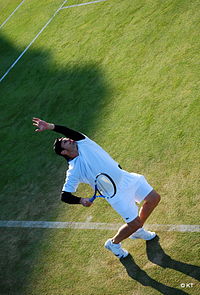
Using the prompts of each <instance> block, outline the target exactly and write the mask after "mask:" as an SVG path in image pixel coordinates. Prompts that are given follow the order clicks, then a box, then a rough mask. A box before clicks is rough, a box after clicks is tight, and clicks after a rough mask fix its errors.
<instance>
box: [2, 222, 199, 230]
mask: <svg viewBox="0 0 200 295" xmlns="http://www.w3.org/2000/svg"><path fill="white" fill-rule="evenodd" d="M121 225H122V224H121V223H104V222H70V221H69V222H52V221H13V220H10V221H6V220H2V221H0V227H28V228H73V229H99V230H117V229H118V228H119V227H120V226H121ZM145 228H146V229H148V230H154V231H155V230H157V231H176V232H200V225H195V224H194V225H190V224H147V225H145Z"/></svg>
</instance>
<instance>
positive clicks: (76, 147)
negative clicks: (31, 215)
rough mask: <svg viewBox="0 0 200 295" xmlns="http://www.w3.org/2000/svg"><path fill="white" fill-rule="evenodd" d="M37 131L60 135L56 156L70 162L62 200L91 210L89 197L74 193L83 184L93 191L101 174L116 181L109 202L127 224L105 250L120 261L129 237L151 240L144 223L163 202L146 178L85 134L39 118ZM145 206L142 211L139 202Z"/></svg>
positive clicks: (34, 121)
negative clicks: (115, 189)
mask: <svg viewBox="0 0 200 295" xmlns="http://www.w3.org/2000/svg"><path fill="white" fill-rule="evenodd" d="M33 125H34V126H36V127H37V129H36V130H35V131H37V132H41V131H45V130H52V131H54V132H58V133H61V134H62V135H64V136H63V137H59V138H57V139H56V140H55V142H54V150H55V152H56V154H58V155H60V156H62V157H64V158H65V159H66V160H67V162H68V169H67V172H66V180H65V183H64V185H63V189H62V193H61V200H62V201H63V202H66V203H68V204H82V205H83V206H85V207H90V206H91V205H92V203H91V202H90V201H89V198H80V197H78V196H75V195H74V193H75V192H76V190H77V187H78V185H79V184H80V183H87V184H89V185H90V186H91V187H92V188H94V186H95V178H96V176H97V175H98V174H99V173H106V174H108V175H109V176H110V177H111V178H112V179H113V181H114V182H115V185H116V188H117V193H116V194H115V196H114V197H113V198H110V199H107V201H108V202H109V204H110V205H111V206H112V208H113V209H114V210H115V211H116V212H118V214H119V215H120V216H121V217H122V218H123V220H124V222H125V224H124V225H123V226H121V227H120V228H119V230H118V232H117V233H116V234H115V235H114V236H113V237H112V238H110V239H108V240H107V241H106V243H105V248H107V249H108V250H110V251H112V252H113V253H114V254H115V255H116V256H117V257H118V258H125V257H126V256H127V255H128V251H127V250H125V249H123V248H122V247H121V242H122V241H123V240H124V239H126V238H128V237H129V238H131V239H143V240H151V239H153V238H155V236H156V234H155V233H154V232H150V231H147V230H145V229H144V228H143V224H144V222H145V221H146V220H147V218H148V217H149V216H150V214H151V213H152V211H153V210H154V208H155V207H156V206H157V205H158V203H159V201H160V196H159V194H158V193H157V192H156V191H155V190H154V189H153V188H152V186H151V185H150V184H149V183H148V182H147V181H146V179H145V177H144V176H143V175H140V174H136V173H129V172H127V171H125V170H123V169H122V168H121V167H120V165H119V164H118V163H117V162H116V161H114V160H113V159H112V157H111V156H110V155H109V154H108V153H107V152H106V151H104V150H103V149H102V148H101V147H100V146H99V145H98V144H96V143H95V142H94V141H92V140H91V139H89V138H88V137H87V136H86V135H84V134H82V133H80V132H77V131H74V130H72V129H69V128H67V127H64V126H59V125H55V124H52V123H47V122H46V121H43V120H41V119H39V118H33ZM141 202H143V203H142V206H141V208H140V210H139V208H138V206H137V205H136V203H141Z"/></svg>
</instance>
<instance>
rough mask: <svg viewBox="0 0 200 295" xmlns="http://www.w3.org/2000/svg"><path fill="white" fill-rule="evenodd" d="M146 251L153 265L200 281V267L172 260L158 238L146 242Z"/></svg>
mask: <svg viewBox="0 0 200 295" xmlns="http://www.w3.org/2000/svg"><path fill="white" fill-rule="evenodd" d="M146 251H147V257H148V259H149V260H150V261H151V262H152V263H154V264H157V265H159V266H161V267H163V268H171V269H174V270H177V271H180V272H182V273H184V274H186V275H187V276H190V277H192V278H194V279H196V280H198V281H200V267H199V266H195V265H192V264H187V263H184V262H181V261H177V260H175V259H172V258H171V257H170V256H169V255H167V254H166V253H165V252H164V250H163V249H162V247H161V245H160V243H159V237H158V236H157V237H156V238H155V239H153V240H151V241H147V242H146Z"/></svg>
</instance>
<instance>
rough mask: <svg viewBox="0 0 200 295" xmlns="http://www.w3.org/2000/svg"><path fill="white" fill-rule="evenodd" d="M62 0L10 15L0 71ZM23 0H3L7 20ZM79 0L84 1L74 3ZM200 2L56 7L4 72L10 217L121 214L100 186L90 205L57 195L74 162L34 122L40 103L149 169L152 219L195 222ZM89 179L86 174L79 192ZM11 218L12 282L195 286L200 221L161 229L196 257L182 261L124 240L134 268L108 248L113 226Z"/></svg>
mask: <svg viewBox="0 0 200 295" xmlns="http://www.w3.org/2000/svg"><path fill="white" fill-rule="evenodd" d="M62 2H63V1H58V0H57V1H38V0H32V1H25V3H24V4H23V5H22V6H21V7H20V9H19V10H18V11H17V12H16V13H15V14H14V15H13V16H12V18H11V19H10V20H9V22H8V23H7V24H6V25H5V26H4V27H3V28H2V30H1V32H0V56H1V59H0V76H2V75H3V74H4V73H5V71H6V70H7V69H8V67H9V66H10V65H11V64H12V63H13V62H14V60H15V59H16V58H17V57H18V56H19V54H20V53H21V52H22V51H23V50H24V49H25V47H26V46H27V45H28V44H29V43H30V42H31V40H32V39H33V38H34V37H35V35H36V34H37V33H38V32H39V30H40V29H41V28H42V27H43V26H44V25H45V23H46V22H47V21H48V19H49V18H50V17H51V16H52V15H53V13H54V12H55V10H56V9H57V8H58V7H59V6H60V5H61V3H62ZM19 3H20V1H17V2H16V1H6V3H5V1H3V0H0V7H1V19H0V20H1V21H0V23H2V22H3V21H4V20H5V19H6V18H7V17H8V15H9V14H10V13H11V12H12V11H13V9H14V8H15V7H16V6H17V5H18V4H19ZM74 3H81V1H72V0H71V1H68V4H67V5H70V4H74ZM199 8H200V4H199V3H198V1H186V0H181V1H178V0H176V1H170V0H167V1H139V0H137V1H132V2H131V1H128V0H124V1H118V0H116V1H114V0H110V1H108V2H105V3H104V2H102V3H99V4H94V5H88V6H83V7H79V8H78V7H77V8H72V9H65V10H62V11H60V12H59V13H58V15H57V16H56V17H55V18H54V20H53V21H52V23H51V24H50V25H49V26H48V27H47V28H46V30H45V31H44V32H43V33H42V35H41V36H40V37H39V38H38V39H37V40H36V42H35V43H34V44H33V45H32V46H31V48H30V49H29V50H28V52H27V53H26V54H25V55H24V56H23V57H22V59H21V60H20V61H19V62H18V64H17V65H16V66H15V67H14V68H13V69H12V70H11V72H10V73H9V74H8V76H7V77H6V78H5V79H4V80H3V82H2V83H0V97H1V101H0V109H1V116H0V123H1V129H0V132H1V134H0V135H1V138H2V139H3V140H2V141H1V163H0V165H1V192H0V204H1V210H0V219H1V220H48V221H85V220H86V218H87V216H89V215H90V216H92V221H96V222H111V223H114V222H116V223H119V222H121V219H120V217H119V216H118V215H117V214H116V213H115V212H114V211H113V210H112V209H111V208H110V207H109V205H108V204H107V203H106V202H104V201H102V200H97V201H96V202H95V204H94V206H92V208H90V209H86V208H83V207H79V206H68V205H65V204H62V203H61V202H60V200H59V194H60V190H61V188H62V184H63V181H64V178H65V170H66V165H65V163H64V162H63V160H62V159H59V158H56V156H55V155H54V153H53V151H52V148H51V145H52V142H53V140H54V138H55V136H56V134H54V133H53V132H46V133H42V134H36V133H34V132H33V130H34V128H33V127H32V126H31V119H32V117H33V116H38V117H41V118H43V119H45V120H47V121H52V122H55V123H58V124H63V125H68V126H70V127H72V128H75V129H77V130H80V131H82V132H84V133H86V134H87V135H88V136H90V137H91V138H92V139H94V140H96V141H97V142H98V143H100V144H101V145H102V146H103V147H104V148H105V149H106V150H107V151H108V152H109V153H110V154H111V155H112V156H113V157H114V158H115V159H116V160H117V161H119V163H120V164H121V165H122V167H123V168H125V169H126V170H128V171H134V172H138V173H142V174H144V175H145V176H146V178H147V179H148V180H149V182H150V183H151V184H152V185H153V186H154V187H155V189H156V190H157V191H158V192H159V193H160V194H161V196H162V202H161V203H160V205H159V207H158V208H157V209H156V211H155V213H154V214H152V216H151V217H150V218H149V220H148V223H152V224H153V223H158V224H198V223H199V214H198V212H199V167H198V166H199V165H198V164H199V160H200V158H199V127H200V126H199V115H200V111H199V110H200V108H199V74H200V68H199V63H198V60H199V36H198V35H199ZM90 193H91V190H90V188H88V187H87V186H85V185H81V186H80V188H79V190H78V192H77V194H79V195H81V196H85V195H89V194H90ZM1 232H2V234H1V242H2V243H1V253H6V255H4V257H2V259H1V266H2V267H1V268H2V270H3V271H2V279H1V288H0V290H1V291H0V294H2V295H7V294H11V295H18V294H20V295H21V294H23V295H38V294H40V295H46V294H47V295H56V294H61V295H64V294H66V295H72V294H76V295H77V294H80V295H84V294H95V295H96V294H99V295H105V294H106V295H107V294H109V295H110V294H115V295H120V294H122V295H124V294H127V295H132V294H139V295H143V294H152V295H154V294H160V293H162V292H165V293H163V294H179V293H178V289H180V290H182V292H183V291H184V292H187V293H188V294H197V293H198V290H199V284H198V282H197V280H195V279H194V278H193V277H191V276H190V275H188V274H187V275H186V274H185V269H186V270H191V268H192V267H191V266H189V265H197V263H198V257H197V253H198V251H199V249H198V238H199V234H195V233H167V234H166V233H164V232H161V233H159V235H160V244H161V246H162V248H163V249H164V251H165V252H166V254H168V255H170V256H171V258H172V259H173V260H175V261H178V262H182V263H185V264H186V265H180V264H178V263H177V262H173V265H174V267H175V269H173V268H171V266H172V261H171V262H169V259H168V262H169V263H170V267H167V268H166V269H165V268H163V267H160V266H158V265H156V264H153V263H152V262H150V261H149V260H148V259H147V256H146V249H145V244H144V243H143V242H142V241H137V242H134V243H133V242H131V241H125V242H124V246H125V247H126V248H127V249H128V250H129V251H130V253H131V254H132V255H133V257H134V260H135V262H136V264H137V265H138V266H139V267H140V270H139V269H138V268H137V271H136V273H137V274H138V277H134V274H132V273H131V275H132V277H130V276H129V275H128V274H127V272H126V267H128V268H131V266H132V267H133V269H134V267H135V266H134V265H133V263H132V262H131V260H130V261H127V265H125V266H124V265H123V264H122V263H120V262H118V260H117V259H116V258H115V257H113V256H112V255H111V254H110V253H107V252H106V251H105V250H104V249H103V244H104V242H105V240H106V239H107V238H108V237H110V235H112V234H113V232H110V231H97V230H94V231H87V230H83V231H80V230H42V229H41V230H39V229H37V230H36V229H1ZM91 245H92V246H91ZM89 250H90V251H89ZM192 269H193V271H194V272H197V270H196V269H194V268H192ZM142 270H143V271H144V272H142ZM129 272H130V269H129ZM108 277H109V280H108ZM149 277H150V278H149ZM145 280H147V285H148V286H144V281H145ZM153 280H154V281H153ZM181 283H194V287H193V288H187V289H181V287H180V284H181ZM160 284H161V285H160ZM162 284H163V285H164V286H163V285H162ZM165 285H166V286H167V287H171V288H174V289H175V290H169V289H168V288H167V287H166V286H165ZM163 288H164V289H163ZM163 290H164V291H163ZM167 292H168V293H167ZM169 292H172V293H169ZM173 292H175V293H173ZM181 294H183V293H181Z"/></svg>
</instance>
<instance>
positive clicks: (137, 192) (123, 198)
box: [107, 171, 153, 223]
mask: <svg viewBox="0 0 200 295" xmlns="http://www.w3.org/2000/svg"><path fill="white" fill-rule="evenodd" d="M152 190H153V188H152V186H151V185H150V184H149V183H148V182H147V181H146V179H145V177H144V176H143V175H141V174H136V173H128V172H126V171H123V177H122V180H121V181H120V184H118V185H117V193H116V195H115V196H114V197H113V198H111V199H107V202H108V203H109V204H110V205H111V206H112V208H113V209H114V210H115V211H116V212H117V213H119V215H121V217H122V218H123V219H124V221H125V222H126V223H128V222H131V221H132V220H134V219H135V218H136V217H137V216H138V206H137V205H136V202H137V203H141V202H142V201H143V200H144V199H145V197H146V196H147V195H148V194H149V193H150V192H151V191H152Z"/></svg>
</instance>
